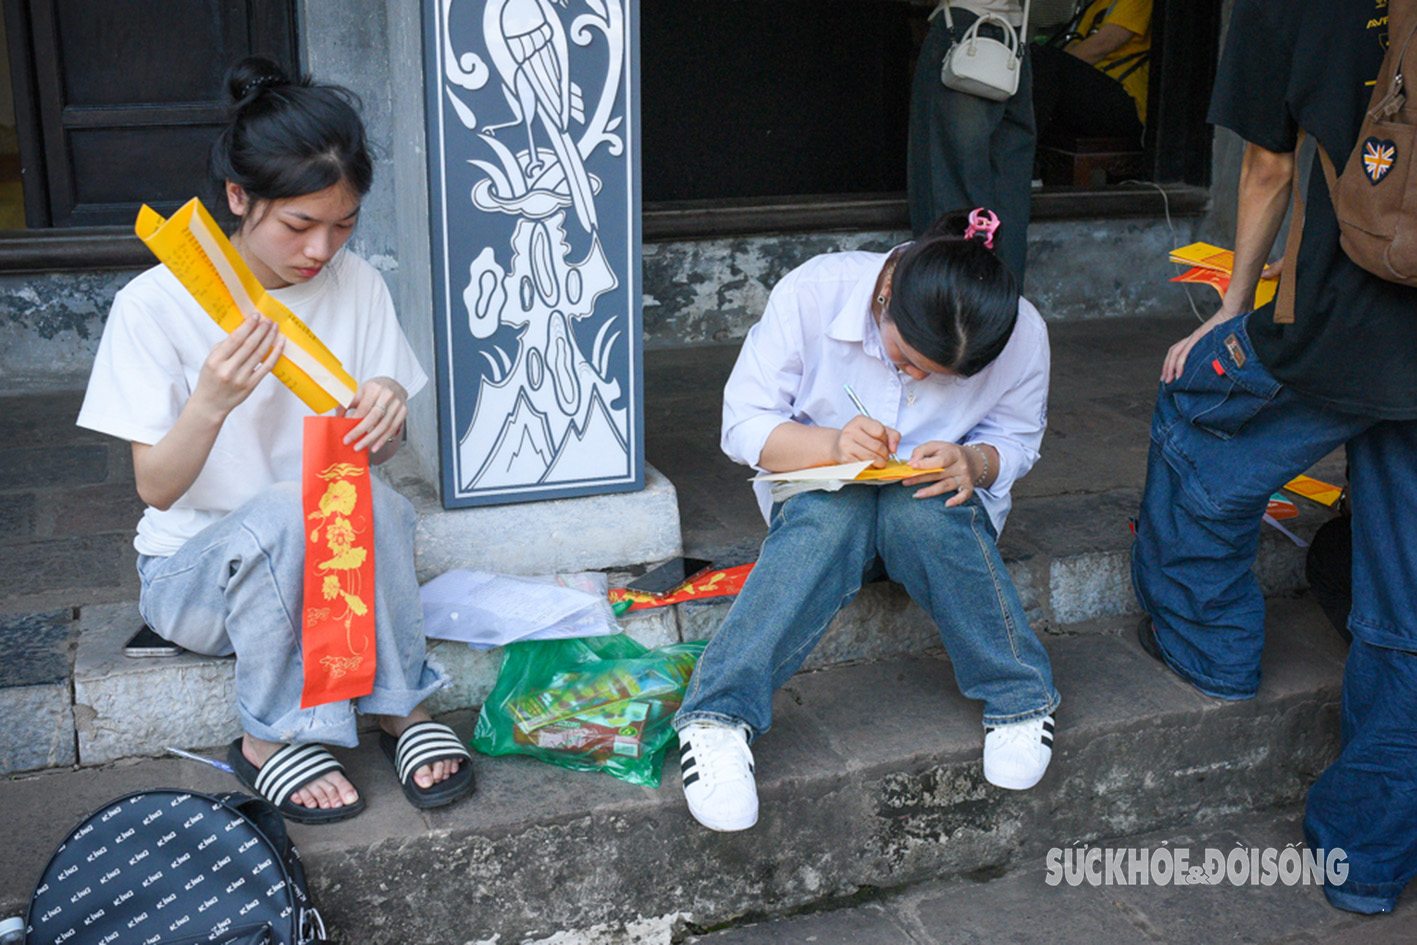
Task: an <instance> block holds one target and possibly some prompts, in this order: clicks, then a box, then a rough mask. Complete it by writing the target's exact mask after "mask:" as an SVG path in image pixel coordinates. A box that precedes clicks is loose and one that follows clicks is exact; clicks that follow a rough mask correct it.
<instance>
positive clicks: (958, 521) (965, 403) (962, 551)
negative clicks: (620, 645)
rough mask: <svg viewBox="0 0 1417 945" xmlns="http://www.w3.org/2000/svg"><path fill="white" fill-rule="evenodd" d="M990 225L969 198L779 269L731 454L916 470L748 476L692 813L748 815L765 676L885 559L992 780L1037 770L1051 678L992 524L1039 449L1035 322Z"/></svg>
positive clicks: (1043, 356)
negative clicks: (751, 537)
mask: <svg viewBox="0 0 1417 945" xmlns="http://www.w3.org/2000/svg"><path fill="white" fill-rule="evenodd" d="M997 226H998V221H997V219H996V218H994V217H993V215H992V214H984V213H980V212H979V211H975V212H974V213H973V214H971V215H970V217H969V219H968V221H966V219H965V218H964V216H963V215H960V216H958V217H955V218H951V219H947V220H946V221H942V224H941V225H940V227H939V228H937V231H932V233H931V234H927V236H926V237H925V238H922V239H921V240H920V241H919V242H918V243H912V244H906V245H904V246H900V247H897V248H896V249H895V250H893V251H891V252H890V253H886V254H881V253H862V252H852V253H834V254H829V255H825V256H819V257H817V258H816V259H813V260H811V261H809V262H808V263H806V264H805V265H803V266H801V267H799V268H798V269H796V270H794V271H793V272H791V273H789V274H788V275H787V276H786V277H785V278H784V279H783V280H782V281H781V282H779V283H778V285H777V286H776V287H775V288H774V290H773V293H772V296H771V298H770V299H769V301H768V306H767V310H766V311H765V312H764V313H763V318H762V321H760V322H759V323H758V324H757V325H755V326H754V327H753V329H752V330H751V331H750V332H749V333H748V337H747V338H746V340H745V341H744V343H743V350H742V353H741V354H740V355H739V358H738V363H737V365H736V366H735V368H734V370H733V374H732V376H731V377H730V378H729V381H728V385H727V387H726V388H725V390H724V404H723V449H724V451H725V452H726V453H728V455H729V456H732V457H733V458H734V459H737V460H738V461H740V462H743V463H747V464H748V465H751V466H753V467H755V468H757V469H760V470H766V471H773V472H783V471H789V470H795V469H802V468H805V467H809V466H824V465H833V464H840V463H850V462H860V461H869V462H871V464H872V465H875V466H885V465H886V464H887V463H888V462H889V461H890V459H891V457H892V456H893V455H896V456H898V457H899V458H900V459H901V460H903V461H905V462H906V463H908V464H909V465H910V466H911V467H913V468H914V469H916V470H919V472H918V473H916V474H914V475H911V476H908V477H906V478H905V479H904V480H903V481H902V482H901V483H899V484H897V483H889V484H882V485H877V484H847V485H844V486H842V487H841V488H840V489H839V490H837V491H820V490H818V491H801V490H800V486H799V487H797V488H793V489H787V490H784V491H779V492H778V493H777V495H775V496H774V495H773V494H772V493H771V492H770V490H769V488H768V484H767V483H765V482H759V483H757V484H756V485H757V488H758V490H759V498H760V500H761V503H762V506H763V511H764V514H765V515H767V517H768V521H769V532H768V537H767V540H766V541H765V542H764V544H763V549H762V553H761V554H760V556H759V559H758V563H757V565H756V567H755V568H754V569H753V571H752V573H751V574H750V575H749V578H748V580H747V582H746V583H745V585H744V588H743V591H742V593H741V594H740V595H739V597H738V599H737V600H736V601H735V602H734V605H733V608H732V610H731V611H730V613H729V615H728V617H727V618H726V619H725V621H724V623H723V626H722V627H721V628H720V629H719V631H718V632H717V634H716V635H715V636H714V638H713V639H712V640H711V641H710V642H709V645H708V647H707V649H706V650H705V651H704V654H703V656H702V658H701V659H700V661H699V664H698V666H697V668H696V669H695V673H694V678H693V679H692V680H691V682H690V684H689V689H688V692H687V694H686V698H685V700H684V704H683V707H682V708H681V710H680V712H679V714H678V716H677V717H676V719H675V726H676V728H677V729H678V730H679V735H680V742H681V745H682V751H681V764H682V766H683V770H684V790H685V795H686V798H687V800H688V802H689V809H690V811H691V813H693V815H694V816H695V817H696V818H697V819H698V820H699V821H700V822H701V823H703V824H705V825H706V826H708V827H710V828H712V829H715V830H741V829H744V828H746V827H749V826H751V825H752V824H753V823H754V822H756V820H757V794H756V787H755V783H754V779H753V767H752V754H751V751H750V749H749V747H748V743H749V742H750V741H751V740H752V739H754V738H756V737H758V736H760V735H762V734H763V733H764V732H765V731H767V729H768V726H769V725H770V724H771V721H772V694H773V692H774V691H775V690H776V689H777V688H779V687H780V686H781V685H782V684H783V683H784V682H786V680H787V678H788V677H789V676H791V674H792V673H793V672H795V671H796V670H797V668H798V667H799V666H801V664H802V662H803V661H804V660H805V659H806V657H807V655H808V654H809V653H811V651H812V648H813V647H814V646H815V645H816V643H817V641H818V640H820V639H821V636H822V634H823V633H824V632H825V631H826V628H827V626H828V625H829V624H830V623H831V620H832V618H833V617H835V615H836V613H837V611H838V610H839V609H840V608H841V607H842V606H844V605H845V604H846V603H847V602H849V601H850V600H851V598H852V597H853V596H855V594H856V593H857V591H858V590H859V589H860V587H861V585H862V583H863V581H864V580H866V579H867V578H869V577H872V576H875V575H878V574H881V573H882V572H884V574H885V575H887V576H889V577H891V578H892V579H893V580H896V581H899V582H900V583H901V584H903V585H904V586H905V588H906V590H907V591H909V593H910V595H911V597H912V598H914V599H915V600H916V601H917V602H918V603H919V604H920V605H921V606H922V607H923V608H925V609H926V610H927V611H928V612H929V613H930V614H931V616H932V617H933V618H934V620H935V622H936V624H937V625H938V626H939V629H940V635H941V638H942V639H943V641H944V644H945V648H946V650H947V651H948V652H949V655H950V659H951V663H952V664H953V666H954V670H955V678H956V680H957V682H958V683H959V687H960V689H961V691H962V692H963V693H964V694H965V695H966V696H968V697H970V698H972V699H977V700H979V701H981V702H982V703H983V707H984V712H983V716H984V718H983V720H984V724H985V727H986V735H985V739H984V775H985V778H986V779H987V780H989V781H990V782H991V783H993V784H995V785H998V786H1000V787H1005V788H1011V789H1015V790H1022V789H1026V788H1029V787H1032V786H1033V785H1034V784H1036V783H1037V782H1038V780H1039V779H1040V778H1042V776H1043V773H1044V771H1045V770H1046V769H1047V766H1048V762H1049V760H1050V758H1051V756H1052V743H1053V717H1052V713H1053V710H1054V709H1055V708H1056V706H1057V705H1058V693H1057V690H1056V689H1055V688H1054V687H1053V681H1052V671H1051V668H1050V666H1049V662H1048V656H1047V654H1046V653H1045V652H1044V650H1043V648H1042V646H1041V645H1040V644H1039V642H1038V639H1037V637H1036V636H1034V634H1033V633H1032V631H1031V630H1030V629H1029V627H1028V623H1027V619H1026V618H1025V616H1024V612H1023V606H1022V604H1021V603H1020V601H1019V597H1018V592H1017V590H1016V589H1015V588H1014V585H1013V583H1012V581H1011V580H1010V579H1009V575H1008V571H1007V569H1006V568H1005V566H1004V563H1003V560H1002V559H1001V558H1000V556H999V552H998V548H997V547H996V545H995V539H996V537H997V534H998V529H999V528H1001V527H1002V525H1003V522H1004V518H1005V516H1006V515H1007V514H1008V509H1009V490H1010V488H1011V487H1012V485H1013V483H1014V482H1015V481H1016V480H1017V479H1018V478H1019V477H1020V476H1022V475H1024V474H1025V473H1026V472H1028V470H1029V469H1030V468H1031V467H1032V466H1033V463H1034V462H1035V461H1036V460H1037V458H1038V447H1039V443H1040V441H1041V440H1042V438H1043V428H1044V425H1045V424H1046V422H1047V399H1048V333H1047V330H1046V329H1045V328H1044V325H1043V320H1042V318H1041V317H1039V314H1038V312H1037V310H1036V309H1034V307H1033V306H1032V305H1030V304H1029V303H1028V302H1027V301H1025V300H1023V299H1022V298H1021V297H1020V296H1019V293H1018V288H1017V285H1016V283H1015V281H1014V279H1013V277H1012V275H1010V274H1009V272H1008V270H1007V269H1006V268H1005V267H1004V266H1003V264H1002V263H1001V262H1000V260H999V259H998V258H996V257H995V256H994V254H993V252H992V241H993V240H992V238H993V230H994V229H995V228H997ZM966 233H967V234H968V235H964V234H966ZM848 387H849V388H850V389H851V391H852V392H854V394H855V395H856V396H857V397H859V398H860V401H861V406H862V407H864V408H865V413H863V412H861V411H859V410H858V409H857V408H856V406H855V405H854V404H853V398H852V395H851V393H849V392H848V390H847V388H848ZM866 414H869V416H867V415H866Z"/></svg>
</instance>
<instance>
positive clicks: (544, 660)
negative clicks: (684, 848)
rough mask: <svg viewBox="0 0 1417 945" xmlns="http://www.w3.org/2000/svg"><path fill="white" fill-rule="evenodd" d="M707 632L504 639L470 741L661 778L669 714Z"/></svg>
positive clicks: (628, 776) (647, 780)
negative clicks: (687, 637) (679, 639)
mask: <svg viewBox="0 0 1417 945" xmlns="http://www.w3.org/2000/svg"><path fill="white" fill-rule="evenodd" d="M704 646H705V643H704V641H695V642H692V643H675V644H671V645H669V646H662V647H659V648H658V649H655V650H650V649H646V648H645V647H644V646H643V645H641V644H639V643H637V642H635V641H634V640H632V639H630V638H629V637H627V636H625V635H624V634H616V635H614V636H607V637H588V638H583V639H569V640H531V641H526V642H521V643H512V644H508V645H507V647H506V648H505V649H504V651H503V655H502V668H501V670H500V671H499V672H498V674H497V684H496V685H495V686H494V687H493V689H492V692H491V694H490V695H488V697H487V700H486V702H485V703H483V706H482V712H481V714H480V715H479V716H478V717H477V728H476V730H475V731H474V733H473V736H472V747H473V748H476V749H477V750H478V751H480V752H482V753H483V754H486V755H509V754H522V755H530V756H532V757H533V758H539V759H541V760H542V761H545V762H549V763H550V764H553V765H559V766H560V767H563V768H571V769H572V770H576V771H604V772H605V773H607V774H610V775H613V776H615V777H617V778H620V779H621V780H623V781H629V782H630V783H631V784H643V785H646V786H648V787H659V777H660V772H661V769H662V768H663V767H664V754H665V752H666V751H667V750H668V748H669V745H670V743H671V742H674V741H676V740H677V736H676V735H675V733H674V729H673V727H672V725H671V724H670V722H671V720H672V719H673V717H674V713H675V712H676V711H678V709H679V705H680V703H682V702H683V701H684V689H685V687H686V686H687V685H688V682H689V677H690V675H692V674H693V671H694V664H695V663H696V662H697V661H698V658H699V654H700V653H702V652H703V649H704Z"/></svg>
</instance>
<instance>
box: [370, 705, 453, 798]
mask: <svg viewBox="0 0 1417 945" xmlns="http://www.w3.org/2000/svg"><path fill="white" fill-rule="evenodd" d="M379 747H380V748H382V749H384V754H385V755H387V756H388V758H389V760H390V761H392V762H393V763H394V773H395V774H397V775H398V779H399V785H400V786H401V787H402V788H403V793H404V796H405V797H407V798H408V802H409V803H410V804H412V805H413V806H414V807H417V808H419V809H421V810H427V809H429V808H431V807H442V806H443V805H445V804H451V803H452V802H453V801H456V800H458V799H459V798H463V797H466V796H467V795H469V794H471V793H472V790H473V778H472V755H470V754H469V753H468V750H467V749H466V748H464V747H463V743H462V741H461V740H460V739H459V738H458V736H457V734H456V733H455V732H454V731H453V730H452V729H450V728H448V726H446V725H444V724H443V723H442V722H431V721H429V722H414V723H413V724H412V725H410V726H409V727H408V728H406V729H404V731H403V734H402V735H400V736H399V737H398V738H394V736H392V735H390V734H389V733H388V732H380V733H379ZM437 761H460V762H462V764H460V765H458V770H457V772H456V773H454V774H453V776H452V777H450V778H446V779H444V780H442V781H439V782H438V783H437V784H434V785H432V786H430V787H426V788H424V787H419V786H418V782H417V781H415V780H413V773H414V772H415V771H417V770H418V769H419V768H421V767H423V766H424V765H431V764H433V763H434V762H437Z"/></svg>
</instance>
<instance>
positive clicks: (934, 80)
mask: <svg viewBox="0 0 1417 945" xmlns="http://www.w3.org/2000/svg"><path fill="white" fill-rule="evenodd" d="M950 15H951V16H953V17H954V22H955V28H956V29H957V30H960V31H963V30H964V29H965V28H966V27H968V26H969V25H970V24H971V23H973V22H974V20H975V14H974V13H972V12H970V11H968V10H960V9H956V10H952V11H951V14H950ZM991 30H992V31H994V34H995V35H997V33H998V28H997V27H993V26H990V25H987V24H986V25H985V27H984V30H983V31H982V32H984V33H985V35H990V32H989V31H991ZM953 42H954V40H953V37H951V36H950V32H949V30H948V29H946V28H945V17H944V14H940V15H938V16H936V17H935V18H934V19H933V20H931V21H930V30H929V32H928V33H927V34H926V35H925V42H924V44H923V45H922V46H921V47H920V58H919V59H918V60H916V65H915V80H914V84H913V85H912V86H911V90H910V127H909V136H908V138H907V151H906V184H907V188H908V190H909V198H910V226H911V229H912V230H914V231H915V235H916V236H919V235H920V234H921V233H923V232H924V231H925V230H927V229H929V228H930V225H931V224H933V223H934V222H935V220H936V219H938V218H939V217H940V215H941V214H944V213H948V212H950V211H953V210H971V209H973V208H974V207H987V208H988V209H990V210H993V211H994V212H995V213H997V214H998V215H999V220H1000V222H1001V223H1002V226H1000V227H999V235H998V238H997V240H998V242H997V243H996V245H997V246H998V253H999V258H1000V259H1002V260H1003V261H1004V263H1005V265H1007V266H1008V267H1009V268H1010V269H1011V270H1013V273H1014V275H1015V276H1017V277H1018V280H1019V285H1023V272H1024V265H1025V263H1026V262H1027V260H1028V217H1029V211H1030V208H1031V205H1032V202H1033V149H1034V131H1033V64H1032V59H1033V57H1032V54H1025V55H1024V57H1023V72H1022V73H1021V74H1020V76H1019V83H1018V91H1017V92H1015V93H1014V94H1013V96H1012V97H1011V98H1009V99H1007V100H1006V101H1002V102H992V101H990V100H988V99H984V98H980V97H979V96H977V95H970V94H968V93H966V92H956V91H954V90H953V89H947V88H945V86H944V83H942V82H941V81H940V67H941V65H943V64H944V60H945V53H947V52H948V51H949V48H950V46H951V45H952V44H953Z"/></svg>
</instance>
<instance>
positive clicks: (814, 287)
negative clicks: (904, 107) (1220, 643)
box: [722, 252, 1049, 531]
mask: <svg viewBox="0 0 1417 945" xmlns="http://www.w3.org/2000/svg"><path fill="white" fill-rule="evenodd" d="M885 261H886V254H885V253H864V252H849V253H828V254H826V255H822V256H817V257H816V258H814V259H810V260H808V261H807V262H806V263H804V264H802V265H801V266H799V267H798V268H796V269H794V270H792V271H791V272H789V273H788V274H787V275H786V276H783V278H782V280H781V281H780V282H778V284H777V285H776V286H775V287H774V288H773V290H772V294H771V295H770V296H769V297H768V304H767V308H766V309H765V310H764V311H763V317H762V320H761V321H759V322H758V323H757V324H756V325H754V326H753V327H752V328H751V329H749V331H748V336H747V337H746V338H745V339H744V340H743V350H742V351H741V352H740V353H739V355H738V362H737V364H735V365H734V367H733V373H732V374H731V375H730V376H729V378H728V383H727V385H726V386H725V387H724V390H723V438H722V446H723V451H724V452H725V453H727V454H728V455H729V457H731V458H732V459H734V460H737V461H738V462H740V463H745V464H747V465H749V466H754V467H757V468H761V467H759V466H758V460H759V458H760V457H761V456H762V452H763V445H764V444H766V443H767V441H768V437H769V436H770V435H771V434H772V431H773V430H775V429H777V427H778V426H780V425H781V424H783V423H784V422H787V421H794V422H796V423H804V424H808V425H811V426H823V427H834V428H837V429H840V428H841V427H844V426H845V425H846V423H847V422H848V421H849V420H851V418H853V417H855V416H856V408H855V406H853V404H852V403H851V398H850V397H849V396H848V395H847V393H846V390H845V387H844V385H847V384H850V385H851V388H852V390H853V391H855V393H856V394H857V396H859V397H860V398H861V402H862V405H863V406H865V408H866V410H867V412H869V413H870V415H871V416H872V417H873V418H875V419H876V420H879V421H880V422H881V423H884V424H885V425H886V426H888V427H891V428H893V429H895V430H898V431H900V447H899V449H897V450H896V454H897V455H898V456H900V458H901V459H909V458H910V453H911V450H913V449H914V448H915V447H917V446H919V445H921V444H922V443H926V442H928V441H930V440H942V441H946V442H950V443H988V444H989V445H990V446H992V447H994V448H995V449H996V450H998V451H999V468H998V470H997V478H995V479H994V481H993V483H992V484H991V485H990V486H989V488H988V489H979V490H977V491H978V495H979V499H980V501H981V502H983V503H984V508H985V509H986V510H988V512H989V517H990V520H991V521H992V522H993V523H994V528H995V530H996V531H1002V530H1003V527H1004V519H1005V518H1006V517H1007V516H1008V513H1009V507H1010V505H1011V500H1010V498H1009V490H1010V489H1011V488H1012V487H1013V484H1014V482H1016V481H1017V480H1018V479H1020V478H1022V477H1023V475H1024V474H1025V473H1027V472H1028V471H1029V469H1031V468H1032V467H1033V464H1034V463H1035V462H1037V461H1038V447H1039V444H1040V443H1041V442H1042V440H1043V430H1044V427H1046V426H1047V423H1048V369H1049V351H1048V329H1047V327H1046V326H1045V325H1044V323H1043V317H1042V316H1041V315H1039V314H1038V310H1037V309H1036V308H1034V307H1033V305H1032V304H1031V303H1029V302H1028V301H1026V300H1024V299H1022V298H1020V299H1019V303H1018V321H1016V322H1015V323H1014V330H1013V334H1011V335H1010V336H1009V340H1008V343H1007V344H1005V345H1004V350H1003V351H1002V352H1000V354H999V356H998V357H997V358H995V359H994V360H993V361H992V362H991V363H990V364H989V365H988V366H987V367H985V368H984V369H983V370H981V371H979V372H978V373H977V374H975V375H973V376H972V377H956V376H953V375H939V374H931V375H929V376H928V377H926V378H925V379H924V380H919V381H917V380H912V379H911V378H910V377H909V376H908V375H905V374H902V373H901V372H899V371H897V370H896V369H895V366H894V364H892V362H891V360H890V358H889V357H887V355H886V351H885V346H884V345H883V343H882V341H881V334H880V329H879V326H878V325H877V324H876V319H875V318H874V317H873V316H872V315H871V300H872V298H873V297H874V295H875V291H876V277H877V276H878V275H879V274H880V272H881V267H882V266H883V265H884V264H885ZM753 486H754V488H755V489H756V490H757V493H758V503H759V505H760V507H761V508H762V510H763V516H764V517H765V518H766V517H767V516H768V512H769V510H770V508H771V504H772V498H771V483H768V482H755V483H754V484H753Z"/></svg>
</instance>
